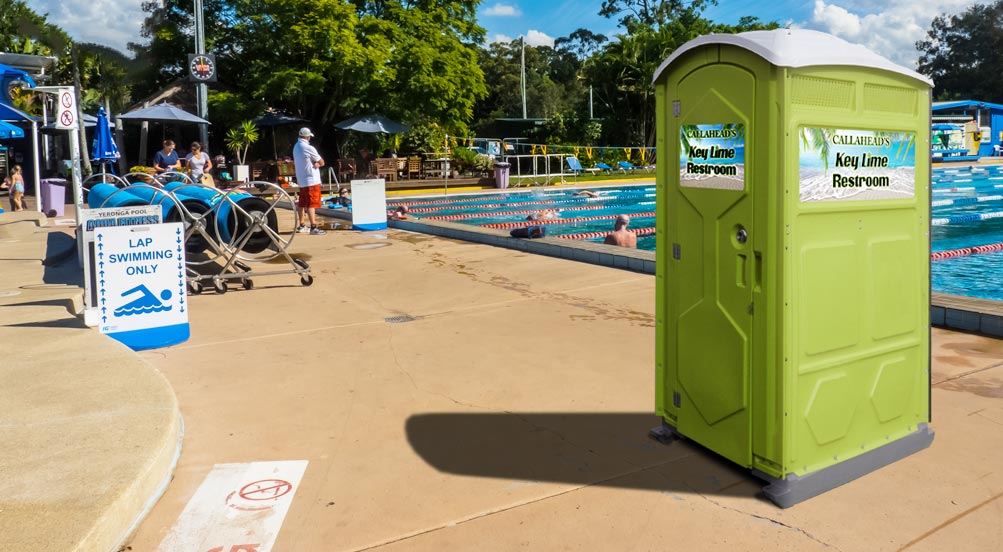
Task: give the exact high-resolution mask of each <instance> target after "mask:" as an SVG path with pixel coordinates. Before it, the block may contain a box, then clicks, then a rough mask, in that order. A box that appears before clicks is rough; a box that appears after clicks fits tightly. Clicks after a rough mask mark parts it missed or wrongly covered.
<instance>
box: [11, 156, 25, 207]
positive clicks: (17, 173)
mask: <svg viewBox="0 0 1003 552" xmlns="http://www.w3.org/2000/svg"><path fill="white" fill-rule="evenodd" d="M23 198H24V176H22V175H21V165H14V168H13V169H12V170H11V171H10V206H11V208H12V209H14V210H15V211H24V204H23V203H22V202H21V200H22V199H23Z"/></svg>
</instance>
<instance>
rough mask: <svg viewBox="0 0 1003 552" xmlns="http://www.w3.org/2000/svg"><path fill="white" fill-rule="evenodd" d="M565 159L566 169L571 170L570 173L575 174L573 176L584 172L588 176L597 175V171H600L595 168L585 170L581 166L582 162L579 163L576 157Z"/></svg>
mask: <svg viewBox="0 0 1003 552" xmlns="http://www.w3.org/2000/svg"><path fill="white" fill-rule="evenodd" d="M565 159H567V161H568V168H570V169H571V172H573V173H575V176H577V175H579V174H582V173H586V172H587V173H589V174H598V173H599V171H600V170H602V169H599V168H597V167H591V168H588V169H586V168H585V167H583V166H582V162H581V161H579V160H578V158H577V157H566V158H565Z"/></svg>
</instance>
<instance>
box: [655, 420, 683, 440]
mask: <svg viewBox="0 0 1003 552" xmlns="http://www.w3.org/2000/svg"><path fill="white" fill-rule="evenodd" d="M648 437H651V438H652V439H654V440H656V441H658V442H659V443H662V444H663V445H667V444H669V443H671V442H672V441H674V440H676V439H678V438H679V434H678V433H676V428H674V427H672V426H671V425H669V424H668V422H666V421H665V420H662V425H660V426H657V427H653V428H651V430H650V431H648Z"/></svg>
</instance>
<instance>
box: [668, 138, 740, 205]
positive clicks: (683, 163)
mask: <svg viewBox="0 0 1003 552" xmlns="http://www.w3.org/2000/svg"><path fill="white" fill-rule="evenodd" d="M679 185H680V186H683V187H687V188H714V189H718V190H744V189H745V125H744V124H741V123H729V124H717V125H683V126H682V128H680V129H679Z"/></svg>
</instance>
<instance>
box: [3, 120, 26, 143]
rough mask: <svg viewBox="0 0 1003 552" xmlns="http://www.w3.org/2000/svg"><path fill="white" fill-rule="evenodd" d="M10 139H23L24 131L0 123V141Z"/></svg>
mask: <svg viewBox="0 0 1003 552" xmlns="http://www.w3.org/2000/svg"><path fill="white" fill-rule="evenodd" d="M11 138H24V131H23V130H21V127H18V126H15V125H12V124H10V123H5V122H3V121H0V140H9V139H11Z"/></svg>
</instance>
